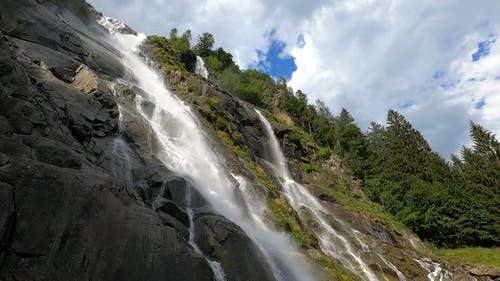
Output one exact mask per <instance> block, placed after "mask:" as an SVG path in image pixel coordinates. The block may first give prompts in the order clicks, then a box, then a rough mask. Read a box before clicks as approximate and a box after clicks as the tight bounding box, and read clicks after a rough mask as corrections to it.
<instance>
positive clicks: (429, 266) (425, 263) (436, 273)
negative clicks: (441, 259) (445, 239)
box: [414, 258, 453, 281]
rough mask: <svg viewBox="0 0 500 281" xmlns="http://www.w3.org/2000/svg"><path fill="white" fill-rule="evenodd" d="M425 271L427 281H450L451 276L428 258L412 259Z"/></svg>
mask: <svg viewBox="0 0 500 281" xmlns="http://www.w3.org/2000/svg"><path fill="white" fill-rule="evenodd" d="M414 260H415V261H416V262H417V263H418V264H419V265H420V266H421V267H422V268H423V269H425V271H427V272H428V274H427V279H429V281H452V280H453V274H452V273H451V272H449V271H447V270H445V269H442V268H441V265H440V264H439V263H437V262H434V261H432V260H431V259H429V258H423V259H420V260H418V259H414Z"/></svg>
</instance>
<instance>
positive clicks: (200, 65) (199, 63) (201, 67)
mask: <svg viewBox="0 0 500 281" xmlns="http://www.w3.org/2000/svg"><path fill="white" fill-rule="evenodd" d="M194 73H196V74H200V75H201V76H203V77H205V78H208V69H207V68H206V67H205V62H204V61H203V59H202V58H201V57H200V56H196V65H195V67H194Z"/></svg>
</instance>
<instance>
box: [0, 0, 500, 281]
mask: <svg viewBox="0 0 500 281" xmlns="http://www.w3.org/2000/svg"><path fill="white" fill-rule="evenodd" d="M101 16H102V15H100V14H99V13H98V12H96V11H95V10H94V9H93V8H91V7H90V6H89V5H88V4H86V3H85V2H83V1H78V0H70V1H58V0H51V1H35V0H19V1H2V2H0V280H213V279H214V276H213V270H212V268H211V264H210V262H209V261H211V260H215V261H218V262H220V264H221V266H222V268H223V269H224V273H225V276H226V279H227V280H274V277H273V275H272V273H271V272H270V269H269V267H268V265H267V264H266V263H265V260H264V257H263V256H262V253H261V252H260V251H259V250H258V249H257V248H256V246H255V244H254V242H253V241H252V239H250V238H249V237H248V235H247V234H246V233H245V232H244V231H243V230H242V229H241V228H240V227H239V226H237V225H236V224H234V223H233V222H231V221H229V220H228V219H226V218H224V217H222V216H220V214H218V213H217V212H215V211H214V210H213V206H210V204H209V203H208V202H207V200H205V199H204V198H203V196H202V195H201V194H200V193H199V192H197V191H196V189H195V188H193V186H192V182H191V181H190V179H189V177H179V176H178V175H177V174H175V173H173V172H172V171H170V170H169V169H168V168H166V167H165V166H164V165H163V164H162V163H161V162H160V161H159V160H158V159H157V158H156V154H157V151H158V149H159V148H158V139H157V138H156V136H155V134H154V132H153V131H152V129H151V128H150V126H149V125H148V123H147V122H146V121H145V120H144V118H142V117H141V116H140V114H138V113H137V111H136V110H135V108H136V105H135V101H136V99H135V97H136V96H137V95H139V96H140V95H142V94H143V93H141V91H142V90H141V89H139V88H137V87H135V86H132V85H128V84H126V83H119V82H118V83H117V79H118V81H119V80H120V79H125V80H126V79H133V77H131V76H130V73H129V72H128V71H127V70H126V69H125V68H124V66H123V65H122V63H121V59H120V53H119V52H118V51H117V50H116V49H114V48H113V47H112V46H111V45H110V44H108V43H106V42H107V41H106V40H105V38H106V37H107V36H108V34H107V32H108V31H107V30H106V29H104V28H103V27H102V26H100V25H99V24H97V22H96V21H97V19H99V18H100V17H101ZM120 31H121V32H126V33H134V32H133V31H132V30H130V29H129V28H128V27H126V26H123V27H122V29H121V30H120ZM143 52H144V53H145V54H148V55H151V56H154V54H153V53H154V51H153V50H152V49H151V45H150V44H149V45H148V44H146V45H145V46H144V49H143ZM193 58H194V59H195V58H196V57H195V56H192V55H188V56H185V57H183V58H182V59H183V60H185V61H184V63H185V65H186V66H187V67H186V69H188V70H193V69H192V68H193V67H192V66H193V65H194V61H193ZM166 74H167V75H166V77H167V79H168V82H169V84H170V86H171V87H172V88H173V89H174V90H176V91H177V92H178V93H179V95H180V96H181V97H182V98H183V99H184V100H185V101H186V102H188V103H190V104H191V106H192V107H193V108H194V109H196V111H195V114H196V115H197V116H198V117H199V119H200V120H201V122H202V125H203V126H204V127H205V128H206V134H207V135H208V137H209V139H210V140H211V141H212V146H213V149H214V150H216V151H218V153H220V154H221V155H224V157H225V158H226V159H227V161H228V165H229V166H231V167H230V168H231V170H233V171H238V173H240V174H242V175H244V176H246V177H247V178H248V179H249V180H250V181H251V182H252V184H253V187H254V188H255V190H256V194H257V195H258V196H260V197H262V198H263V200H264V201H266V200H268V201H272V202H286V201H285V200H284V198H283V196H282V195H281V193H280V190H279V184H278V182H279V179H278V178H276V177H273V172H272V170H271V168H270V167H269V165H267V164H266V162H268V161H270V159H269V153H270V152H269V148H268V145H267V140H266V139H265V137H264V135H265V133H264V130H263V128H262V125H261V124H260V121H259V119H258V117H257V116H256V114H255V112H254V111H253V109H252V107H251V106H250V105H248V104H246V103H243V102H241V101H240V100H238V99H237V98H234V97H233V96H231V95H230V94H229V93H226V92H225V91H223V90H222V89H220V88H219V87H217V86H216V85H214V84H213V83H211V82H210V81H208V80H206V79H204V78H202V77H200V76H197V75H194V74H192V73H188V72H185V73H183V72H182V71H174V70H172V71H166ZM140 106H141V108H142V109H143V111H144V112H146V113H147V112H152V110H153V108H154V106H155V105H154V104H151V103H148V102H143V103H142V104H140ZM275 125H276V127H275V130H276V133H277V135H278V136H280V137H281V138H282V142H284V143H285V144H287V145H285V152H286V154H287V156H288V157H289V158H290V159H292V160H293V159H295V162H292V165H291V166H292V167H295V169H294V171H295V175H296V177H297V178H300V179H302V180H303V181H305V182H309V183H310V184H309V185H308V186H309V188H310V190H311V192H312V193H313V194H314V195H315V196H317V197H318V198H320V199H321V200H322V201H323V202H324V204H325V205H326V206H328V208H329V210H330V211H331V212H332V213H334V214H336V215H337V216H341V217H342V218H344V219H345V221H346V222H348V223H350V224H352V225H356V226H358V229H359V231H361V232H362V236H363V237H371V238H369V239H368V238H367V241H372V242H373V244H370V245H369V246H370V247H371V248H377V249H380V251H379V252H380V253H383V254H384V255H385V256H386V258H387V259H388V260H390V261H391V262H392V263H394V264H395V265H396V266H398V268H400V269H401V271H403V272H404V273H405V274H406V275H407V278H408V279H409V280H427V277H426V275H427V273H428V272H426V271H425V270H424V269H423V268H421V267H419V266H418V264H417V263H415V261H414V260H413V259H415V258H421V257H423V256H426V255H429V254H430V253H429V252H428V251H427V249H426V248H425V246H423V245H422V244H421V243H420V242H419V241H418V239H417V238H415V237H414V236H413V235H411V234H409V233H406V232H404V233H402V232H398V231H397V230H395V229H394V228H393V227H392V226H390V225H387V224H386V223H385V222H382V221H377V220H374V219H373V218H370V217H368V216H366V215H364V214H363V213H361V212H359V213H356V212H354V213H353V212H351V211H348V210H347V209H345V208H343V207H342V206H340V205H339V204H336V200H335V198H333V197H331V196H330V195H328V194H326V193H324V192H323V191H322V190H321V189H319V188H317V187H316V186H315V185H314V182H315V180H318V177H321V176H320V175H308V174H306V173H303V171H302V170H301V168H300V165H298V163H299V160H300V158H301V156H303V155H304V154H307V153H309V152H310V151H307V149H303V148H300V147H298V146H296V145H294V144H293V143H290V142H287V138H286V136H287V131H286V130H285V129H280V128H279V126H277V124H275ZM221 132H222V133H221ZM293 163H296V164H297V165H294V164H293ZM319 180H326V179H319ZM188 198H189V202H190V203H189V205H188V204H187V202H188V200H187V199H188ZM283 204H285V203H283ZM192 209H195V210H196V212H195V213H194V215H193V214H192V213H190V210H192ZM291 216H294V217H295V220H297V222H296V223H297V224H298V226H297V227H298V229H299V230H300V231H301V232H304V233H305V235H308V236H309V237H314V233H311V231H308V229H309V226H311V224H313V223H314V222H308V221H301V220H300V219H298V216H297V215H296V214H293V212H292V213H291ZM268 223H270V224H274V225H275V226H276V228H277V229H280V228H282V227H283V225H281V226H280V224H279V223H274V222H273V219H269V222H268ZM193 230H194V231H195V233H194V234H193V233H190V232H192V231H193ZM285 230H287V231H290V230H289V229H285ZM311 241H312V242H311ZM311 241H310V242H308V244H307V246H305V247H304V248H303V252H305V253H306V254H307V255H308V256H309V257H310V258H311V259H316V260H319V261H322V262H320V263H318V265H312V267H313V268H314V271H317V272H318V274H317V275H318V276H317V278H318V279H325V280H327V279H330V278H332V275H329V272H328V271H331V270H332V268H333V267H339V268H342V267H341V266H340V265H338V264H337V265H336V264H335V263H334V262H332V261H329V260H328V262H326V265H328V266H326V265H325V260H324V259H323V256H322V254H321V253H320V251H319V249H318V247H317V241H316V242H315V241H314V238H312V240H311ZM193 243H194V244H196V245H198V246H197V247H194V246H193ZM364 255H366V256H367V257H368V259H369V260H373V263H372V264H370V267H372V268H373V269H374V270H376V271H377V272H381V274H384V275H385V276H386V278H387V279H389V280H398V279H400V277H399V276H397V274H396V273H395V272H394V271H393V270H392V268H391V267H390V266H389V265H388V264H387V263H384V262H383V261H381V260H380V258H377V257H376V256H374V253H368V252H367V253H365V254H364ZM371 255H373V256H371ZM384 264H385V265H384ZM471 270H472V269H470V268H469V269H467V268H463V267H460V266H455V267H454V273H455V279H456V280H468V278H469V272H468V271H471ZM495 274H496V273H489V275H488V276H483V277H481V276H480V275H481V272H476V273H473V275H475V276H476V277H478V278H483V279H484V280H489V279H494V278H496V277H494V276H495ZM490 275H491V276H493V277H491V276H490ZM342 276H343V277H342V278H351V279H358V277H356V276H352V274H350V273H346V274H345V275H342Z"/></svg>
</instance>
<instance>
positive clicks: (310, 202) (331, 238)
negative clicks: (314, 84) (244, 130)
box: [256, 110, 379, 281]
mask: <svg viewBox="0 0 500 281" xmlns="http://www.w3.org/2000/svg"><path fill="white" fill-rule="evenodd" d="M256 112H257V115H258V116H259V119H260V121H261V122H262V124H263V125H264V129H265V132H266V135H267V138H268V140H269V145H270V148H271V153H272V161H273V163H272V165H273V166H274V168H275V173H276V174H277V175H278V177H279V180H280V182H281V185H282V187H283V194H284V195H285V197H286V198H287V200H288V202H289V204H290V206H291V207H292V208H293V209H294V210H295V211H296V212H297V213H298V214H299V215H300V214H303V213H304V212H307V213H308V214H309V215H310V216H311V217H312V218H313V219H314V221H315V222H316V234H317V237H318V242H319V246H320V248H321V250H322V251H323V253H325V254H326V255H328V256H330V257H332V258H334V259H337V260H339V261H340V262H341V263H342V264H343V265H344V266H345V267H346V268H347V269H349V270H350V271H351V272H353V273H355V274H358V275H359V273H361V274H362V275H363V276H364V278H365V279H366V280H370V281H377V280H379V279H378V278H377V277H376V275H375V273H373V272H372V270H371V269H370V268H369V267H368V265H367V264H366V263H365V261H363V259H362V258H361V255H360V253H359V252H360V251H359V250H357V249H356V247H355V245H353V244H352V243H351V242H350V241H349V239H348V237H347V236H346V234H350V235H353V236H354V237H356V238H357V236H355V235H356V233H355V230H352V229H351V230H350V231H349V229H347V228H348V227H347V225H346V224H345V223H344V222H342V221H340V220H338V219H336V218H334V217H332V216H328V215H327V213H328V212H327V211H326V210H325V209H324V207H323V206H322V205H321V204H320V202H319V201H318V200H317V199H316V198H315V197H314V196H313V195H312V194H311V193H310V192H309V191H308V190H307V189H306V188H305V187H304V186H302V185H301V184H299V183H297V182H296V181H295V180H294V179H293V178H292V176H291V175H290V171H289V170H288V165H287V162H286V159H285V156H284V155H283V152H282V151H281V149H280V146H279V143H278V140H277V138H276V136H275V135H274V132H273V129H272V127H271V124H270V123H269V121H268V120H267V119H266V118H265V117H264V116H263V115H262V113H261V112H260V111H258V110H256ZM332 219H333V220H335V221H336V222H337V224H339V225H341V226H342V228H344V230H342V232H343V233H341V232H340V231H339V230H337V229H334V228H333V227H332V226H331V224H330V223H329V221H330V220H332ZM346 229H347V231H346ZM357 240H359V241H361V240H360V239H359V238H357ZM359 246H360V247H361V248H362V250H365V251H367V250H369V248H368V246H367V245H365V244H364V243H362V242H361V243H360V245H359Z"/></svg>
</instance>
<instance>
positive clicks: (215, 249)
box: [195, 215, 274, 281]
mask: <svg viewBox="0 0 500 281" xmlns="http://www.w3.org/2000/svg"><path fill="white" fill-rule="evenodd" d="M195 233H196V235H195V243H196V244H197V245H198V247H199V248H200V249H201V251H202V252H203V253H205V254H206V255H208V256H209V258H210V259H212V260H215V261H218V262H220V263H221V265H222V268H223V269H224V273H225V275H226V279H227V280H235V281H237V280H247V281H250V280H256V281H257V280H274V276H273V274H272V272H271V271H270V268H269V265H268V263H266V261H265V259H264V256H263V255H262V253H261V252H260V251H259V250H258V249H257V248H256V246H255V244H254V243H253V241H252V240H251V239H250V238H248V236H247V235H246V234H245V233H244V232H243V230H242V229H241V228H240V227H239V226H237V225H235V224H234V223H232V222H230V221H229V220H227V219H225V218H223V217H220V216H216V215H199V216H197V217H196V219H195Z"/></svg>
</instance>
